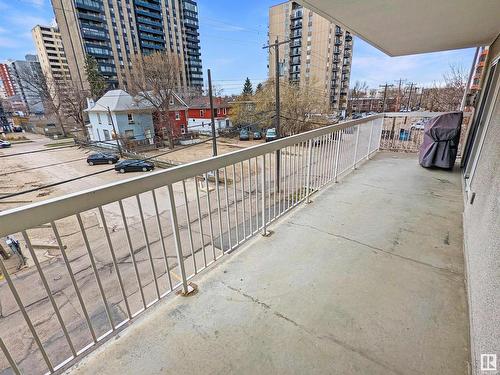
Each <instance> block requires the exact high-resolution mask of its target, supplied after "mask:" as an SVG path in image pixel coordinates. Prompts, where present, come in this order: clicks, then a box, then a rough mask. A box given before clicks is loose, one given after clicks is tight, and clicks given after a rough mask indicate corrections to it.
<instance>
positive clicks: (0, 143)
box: [0, 139, 10, 148]
mask: <svg viewBox="0 0 500 375" xmlns="http://www.w3.org/2000/svg"><path fill="white" fill-rule="evenodd" d="M7 147H10V142H7V141H4V140H1V139H0V148H7Z"/></svg>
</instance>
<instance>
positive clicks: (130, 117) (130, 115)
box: [127, 113, 134, 124]
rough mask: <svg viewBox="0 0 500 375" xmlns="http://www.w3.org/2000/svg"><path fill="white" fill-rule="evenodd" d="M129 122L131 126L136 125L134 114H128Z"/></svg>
mask: <svg viewBox="0 0 500 375" xmlns="http://www.w3.org/2000/svg"><path fill="white" fill-rule="evenodd" d="M127 120H128V123H129V124H133V123H134V115H133V114H132V113H127Z"/></svg>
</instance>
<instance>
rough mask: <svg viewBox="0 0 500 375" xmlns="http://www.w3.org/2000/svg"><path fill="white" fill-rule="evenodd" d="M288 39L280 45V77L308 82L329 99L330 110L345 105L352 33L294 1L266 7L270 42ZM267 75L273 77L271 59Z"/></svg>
mask: <svg viewBox="0 0 500 375" xmlns="http://www.w3.org/2000/svg"><path fill="white" fill-rule="evenodd" d="M276 37H278V38H279V40H280V41H285V40H289V41H290V42H289V43H284V44H282V45H281V46H280V47H279V48H280V51H279V52H280V65H282V66H280V76H282V77H283V76H284V77H287V78H288V79H289V80H290V81H292V82H298V83H300V84H311V85H314V86H315V87H317V88H318V95H322V94H324V95H325V97H327V98H328V101H329V103H330V108H331V109H332V110H337V111H340V110H345V109H346V108H347V93H348V90H349V79H350V75H351V62H352V47H353V41H352V36H351V35H350V33H349V32H348V31H346V30H343V29H342V28H341V27H340V26H338V25H335V24H334V23H332V22H330V21H328V20H327V19H325V18H324V17H322V16H320V15H319V14H317V13H314V12H313V11H311V10H309V9H307V8H304V7H303V6H301V5H300V4H298V3H296V2H294V1H287V2H284V3H281V4H278V5H275V6H272V7H271V8H270V9H269V43H270V44H272V43H274V42H275V40H276ZM269 76H270V77H271V78H273V77H274V76H275V61H274V58H270V59H269Z"/></svg>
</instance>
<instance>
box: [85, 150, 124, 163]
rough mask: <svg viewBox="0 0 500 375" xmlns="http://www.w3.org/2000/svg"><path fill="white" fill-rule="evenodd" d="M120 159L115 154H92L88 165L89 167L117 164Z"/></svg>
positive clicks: (88, 159)
mask: <svg viewBox="0 0 500 375" xmlns="http://www.w3.org/2000/svg"><path fill="white" fill-rule="evenodd" d="M119 159H120V157H118V156H117V155H113V154H106V153H104V152H96V153H94V154H90V155H89V156H88V158H87V163H89V165H96V164H115V163H116V162H117V161H118V160H119Z"/></svg>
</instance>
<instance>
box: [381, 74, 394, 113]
mask: <svg viewBox="0 0 500 375" xmlns="http://www.w3.org/2000/svg"><path fill="white" fill-rule="evenodd" d="M393 86H394V85H389V84H387V82H386V83H385V85H379V87H383V88H384V104H383V105H382V112H383V113H384V112H385V103H386V100H387V88H388V87H393Z"/></svg>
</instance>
